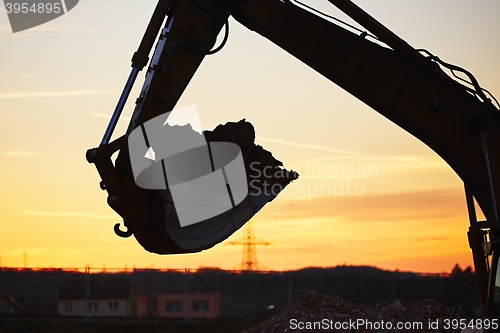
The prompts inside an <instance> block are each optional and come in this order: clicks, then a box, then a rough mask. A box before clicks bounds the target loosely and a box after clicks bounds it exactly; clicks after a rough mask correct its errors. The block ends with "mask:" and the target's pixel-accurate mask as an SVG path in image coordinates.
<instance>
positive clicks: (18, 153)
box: [3, 150, 40, 157]
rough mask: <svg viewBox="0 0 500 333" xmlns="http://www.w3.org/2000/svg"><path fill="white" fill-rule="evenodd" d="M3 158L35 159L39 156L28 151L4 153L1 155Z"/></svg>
mask: <svg viewBox="0 0 500 333" xmlns="http://www.w3.org/2000/svg"><path fill="white" fill-rule="evenodd" d="M3 155H4V156H23V157H36V156H40V154H38V153H32V152H29V151H20V150H15V151H6V152H4V153H3Z"/></svg>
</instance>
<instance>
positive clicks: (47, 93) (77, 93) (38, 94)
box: [0, 90, 117, 99]
mask: <svg viewBox="0 0 500 333" xmlns="http://www.w3.org/2000/svg"><path fill="white" fill-rule="evenodd" d="M116 93H117V92H116V91H114V90H74V91H39V92H12V93H3V94H0V99H13V98H39V97H67V96H88V95H111V94H116Z"/></svg>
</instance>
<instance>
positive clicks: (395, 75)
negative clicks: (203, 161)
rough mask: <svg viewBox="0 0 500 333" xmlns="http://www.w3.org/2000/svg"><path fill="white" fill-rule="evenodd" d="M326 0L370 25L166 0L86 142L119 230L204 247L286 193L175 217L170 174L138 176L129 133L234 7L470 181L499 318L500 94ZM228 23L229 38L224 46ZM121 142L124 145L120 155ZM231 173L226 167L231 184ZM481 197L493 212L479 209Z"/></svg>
mask: <svg viewBox="0 0 500 333" xmlns="http://www.w3.org/2000/svg"><path fill="white" fill-rule="evenodd" d="M328 1H329V2H330V3H331V4H332V5H334V6H335V7H337V8H338V9H340V10H341V11H342V12H344V13H345V14H346V15H347V16H349V17H350V18H352V19H353V20H354V21H355V22H357V23H358V24H359V25H360V26H361V27H363V29H357V28H355V27H353V26H350V27H351V28H352V29H347V28H345V27H342V26H341V25H340V24H339V22H338V21H337V20H336V19H335V18H333V17H331V16H328V15H326V14H324V13H322V12H320V11H318V10H316V9H314V8H312V7H310V6H308V5H306V4H303V3H301V2H299V1H298V0H159V1H158V3H157V5H156V8H155V10H154V13H153V15H152V17H151V20H150V22H149V25H148V26H147V29H146V31H145V33H144V36H143V38H142V41H141V43H140V45H139V47H138V49H137V51H136V52H135V53H134V54H133V57H132V69H131V72H130V75H129V77H128V80H127V82H126V84H125V87H124V89H123V92H122V94H121V96H120V98H119V100H118V103H117V106H116V108H115V110H114V113H113V115H112V117H111V119H110V122H109V124H108V127H107V129H106V131H105V133H104V136H103V139H102V140H101V143H100V145H99V146H98V147H97V148H92V149H89V150H88V151H87V154H86V157H87V161H88V162H89V163H93V164H94V165H95V167H96V168H97V171H98V173H99V175H100V178H101V182H100V187H101V189H102V190H105V191H107V194H108V199H107V201H108V205H109V206H110V207H111V208H112V209H113V210H115V211H116V212H117V213H118V215H120V217H121V218H122V219H123V223H124V226H125V228H126V229H125V231H123V230H122V229H120V225H119V224H116V225H115V232H116V233H117V235H119V236H121V237H130V236H131V235H134V236H135V238H136V239H137V241H138V242H139V243H140V244H141V245H142V246H143V247H144V248H145V249H146V250H147V251H150V252H154V253H159V254H176V253H191V252H197V251H201V250H205V249H208V248H210V247H212V246H213V245H215V244H217V243H219V242H221V241H223V240H224V239H226V238H227V237H229V236H230V235H231V234H232V233H234V232H235V231H236V230H238V229H239V228H240V227H241V226H242V225H244V224H245V222H247V221H248V220H249V219H250V218H251V217H252V216H253V215H254V214H256V213H257V212H258V210H259V209H260V208H262V206H263V205H265V204H266V203H267V202H269V201H271V200H273V199H274V197H276V195H278V193H279V190H278V191H274V192H270V193H264V194H262V193H254V192H252V191H250V192H248V194H247V196H246V197H245V198H244V199H241V200H242V201H241V202H239V203H236V202H232V206H230V208H228V210H227V212H225V213H221V214H218V215H215V216H212V217H210V218H207V219H205V220H202V221H199V222H198V223H195V224H191V225H186V226H183V225H180V224H179V220H178V219H177V218H176V213H175V209H173V206H172V193H170V191H169V187H168V185H167V187H166V188H163V189H148V188H142V187H139V186H138V185H137V184H136V177H135V176H134V173H133V172H132V166H131V153H130V151H129V145H128V144H127V143H128V142H129V139H130V137H131V133H133V132H134V130H136V129H141V128H142V131H143V132H144V126H143V125H144V124H146V123H148V122H149V121H151V120H153V119H156V117H159V116H161V115H162V114H165V113H167V112H170V111H172V110H173V109H174V106H175V105H176V103H177V101H178V100H179V98H180V97H181V95H182V93H183V91H184V90H185V88H186V86H187V85H188V83H189V81H190V80H191V78H192V77H193V76H194V75H195V73H196V70H197V68H198V67H199V66H200V63H201V62H202V61H203V59H204V57H205V56H208V55H212V54H214V53H216V52H217V51H219V50H220V49H221V48H222V47H223V46H224V44H225V43H226V41H227V39H228V35H229V17H230V16H232V17H233V18H234V19H235V20H236V21H237V22H239V23H240V24H242V25H243V26H245V27H246V28H248V29H250V30H251V31H254V32H256V33H257V34H260V35H262V36H263V37H265V38H267V39H268V40H270V41H271V42H272V43H274V44H276V45H277V46H278V47H280V48H282V49H283V50H285V51H287V52H288V53H290V54H291V55H292V56H294V57H296V58H297V59H299V60H300V61H302V62H303V63H305V64H307V65H308V66H309V67H311V68H312V69H313V70H315V71H317V72H318V73H320V74H321V75H323V76H324V77H326V78H327V79H329V80H331V81H332V82H333V83H335V84H336V85H338V86H340V87H341V88H343V89H344V90H346V91H347V92H349V93H350V94H352V95H353V96H354V97H356V98H357V99H359V100H361V101H362V102H364V103H365V104H367V105H368V106H370V107H371V108H372V109H373V110H375V111H377V112H378V113H380V114H381V115H383V116H384V117H386V118H387V119H389V120H390V121H392V122H394V123H395V124H397V125H398V126H400V127H401V128H403V129H404V130H406V131H407V132H409V133H410V134H412V135H413V136H415V137H416V138H418V139H419V140H421V141H422V142H423V143H424V144H426V145H427V146H428V147H430V148H431V149H432V150H434V151H435V152H436V153H437V154H438V155H439V156H440V157H441V158H443V159H444V160H445V161H446V162H447V163H448V164H449V166H450V167H451V168H452V169H453V170H454V171H455V172H456V173H457V175H458V176H459V177H460V178H461V180H462V181H463V183H464V192H465V199H466V202H467V209H468V216H469V222H470V227H469V230H468V232H467V235H468V240H469V244H470V248H471V250H472V257H473V262H474V270H475V277H476V283H477V286H478V291H479V301H480V304H481V311H482V317H483V319H489V320H492V319H496V320H498V318H500V222H499V219H498V208H497V207H498V204H499V203H500V199H498V198H497V196H496V195H495V192H497V193H498V191H499V190H500V154H492V153H491V150H488V145H489V146H490V147H491V146H498V144H500V112H499V104H498V101H497V100H496V99H495V98H494V97H493V96H492V95H491V94H490V93H489V92H488V91H487V90H485V89H483V88H482V87H481V86H480V85H479V83H478V81H477V80H476V78H475V77H474V76H473V75H472V74H471V73H470V72H468V71H467V70H465V69H463V68H461V67H459V66H456V65H453V64H450V63H447V62H445V61H443V60H441V59H440V58H438V57H437V56H435V55H433V54H432V53H431V52H429V51H427V50H425V49H415V48H413V47H412V46H411V45H410V44H408V43H407V42H405V41H404V40H403V39H401V38H400V37H398V36H397V35H396V34H394V33H393V32H392V31H390V30H389V29H388V28H386V27H385V26H384V25H383V24H381V23H380V22H378V21H377V20H376V19H374V18H373V17H372V16H370V15H369V14H368V13H366V12H365V11H363V10H362V9H361V8H360V7H358V6H357V5H356V4H354V3H353V2H352V1H350V0H328ZM222 30H224V31H222ZM219 33H223V34H224V38H223V40H222V42H221V43H220V45H219V46H216V44H217V36H218V35H219ZM155 41H156V46H155V48H154V50H153V45H154V44H155ZM150 54H152V55H151V60H150V59H149V56H150ZM148 63H149V64H148ZM144 67H147V71H146V76H145V82H144V84H143V87H142V90H141V93H140V96H139V97H138V98H137V100H136V102H135V104H136V105H135V109H134V112H133V115H132V118H131V120H130V123H129V126H128V129H127V131H126V133H125V134H124V135H123V136H121V137H119V138H117V139H115V140H113V141H111V137H112V134H113V131H114V128H115V126H116V124H117V121H118V119H119V117H120V114H121V112H122V110H123V108H124V105H125V103H126V101H127V99H128V96H129V94H130V91H131V89H132V86H133V84H134V82H135V80H136V78H137V76H138V73H139V72H140V71H141V70H142V69H143V68H144ZM233 125H234V124H233ZM231 128H233V129H231ZM245 128H246V129H248V128H247V127H245ZM227 129H228V130H227V131H226V132H228V133H225V134H224V135H219V136H217V135H216V133H215V132H216V131H214V132H213V133H212V134H210V133H207V135H206V137H207V139H208V141H210V138H209V136H210V135H212V141H220V140H225V141H228V142H234V143H236V144H238V145H239V146H240V147H241V150H242V151H241V152H242V154H243V157H244V158H250V159H252V158H254V159H258V160H259V161H262V160H263V161H268V164H269V165H270V166H271V167H273V168H276V170H282V168H281V164H280V162H279V161H276V160H273V159H272V158H269V156H267V155H266V153H265V152H259V154H260V155H259V154H257V153H255V151H256V149H257V148H256V147H255V146H252V144H247V143H248V142H249V141H252V140H253V138H254V137H252V130H253V129H248V131H247V130H245V131H246V132H248V133H247V134H245V135H246V137H247V138H246V139H245V138H241V135H239V132H238V131H239V127H238V128H236V127H228V128H227ZM245 131H244V132H245ZM209 134H210V135H209ZM144 135H145V138H146V143H147V136H146V133H145V132H144ZM242 135H243V134H242ZM245 135H243V136H245ZM144 147H145V149H147V148H148V147H149V145H146V146H144ZM245 147H246V148H245ZM149 148H151V147H149ZM114 153H118V154H117V157H116V159H115V160H114V161H112V155H113V154H114ZM252 156H253V157H252ZM145 157H147V154H146V155H145ZM156 162H158V161H155V162H154V163H153V164H155V163H156ZM158 163H159V162H158ZM156 165H160V164H156ZM163 166H164V165H163ZM212 167H213V163H212ZM212 169H213V170H215V169H214V168H212ZM159 170H161V169H159ZM163 171H164V172H165V168H163ZM247 171H248V168H247ZM296 178H297V175H296V174H294V173H289V174H288V175H287V176H286V177H283V178H282V179H276V180H274V181H275V182H276V184H278V183H279V184H281V185H282V186H281V188H283V186H286V185H287V184H288V183H289V182H291V181H293V180H294V179H296ZM165 179H166V178H165ZM247 179H249V178H248V175H247ZM165 181H166V180H165ZM228 184H229V183H227V179H226V185H227V186H228V190H229V185H228ZM238 201H240V200H238ZM475 202H477V204H478V205H479V207H480V208H481V210H482V212H483V214H484V216H485V220H484V221H478V218H477V214H476V209H475Z"/></svg>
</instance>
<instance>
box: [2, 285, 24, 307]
mask: <svg viewBox="0 0 500 333" xmlns="http://www.w3.org/2000/svg"><path fill="white" fill-rule="evenodd" d="M25 310H26V308H25V307H24V306H23V305H22V304H21V303H19V302H18V301H17V300H15V299H14V297H12V296H10V295H9V294H7V292H6V291H5V290H2V289H0V313H20V312H23V311H25Z"/></svg>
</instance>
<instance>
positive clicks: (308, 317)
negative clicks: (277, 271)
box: [242, 291, 456, 333]
mask: <svg viewBox="0 0 500 333" xmlns="http://www.w3.org/2000/svg"><path fill="white" fill-rule="evenodd" d="M450 314H451V309H449V308H447V307H445V306H443V305H441V304H439V303H437V302H436V301H435V300H429V299H426V300H420V301H418V302H417V303H415V304H413V305H412V306H410V307H397V306H395V305H391V304H389V303H388V302H384V303H380V304H377V305H375V306H368V305H363V304H357V303H352V302H349V301H346V300H343V299H341V298H339V297H336V296H328V295H320V294H317V293H315V292H314V291H311V292H308V293H307V294H305V295H303V296H302V297H300V298H299V299H298V300H297V301H296V302H295V303H294V304H293V305H292V306H291V307H289V308H287V309H285V310H283V311H281V312H280V313H278V314H277V315H275V316H273V317H271V318H269V319H267V320H266V321H264V322H261V323H260V324H259V325H257V326H255V327H252V328H250V329H248V330H246V331H243V332H242V333H257V332H258V333H275V332H280V333H281V332H433V333H436V332H450V331H449V330H445V329H444V325H443V322H444V320H445V319H447V318H449V317H450ZM454 318H456V315H455V316H454ZM398 323H399V325H402V326H401V328H399V329H397V325H398ZM415 323H421V324H415ZM315 325H316V326H315ZM410 325H412V326H410ZM419 325H420V326H419ZM438 327H439V328H438Z"/></svg>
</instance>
